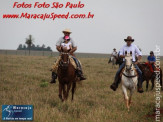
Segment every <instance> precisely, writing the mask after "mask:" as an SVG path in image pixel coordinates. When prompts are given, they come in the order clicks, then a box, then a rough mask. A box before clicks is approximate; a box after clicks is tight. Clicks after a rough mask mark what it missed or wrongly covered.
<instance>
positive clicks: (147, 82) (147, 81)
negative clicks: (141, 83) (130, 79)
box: [146, 80, 149, 91]
mask: <svg viewBox="0 0 163 122" xmlns="http://www.w3.org/2000/svg"><path fill="white" fill-rule="evenodd" d="M148 84H149V80H146V91H148Z"/></svg>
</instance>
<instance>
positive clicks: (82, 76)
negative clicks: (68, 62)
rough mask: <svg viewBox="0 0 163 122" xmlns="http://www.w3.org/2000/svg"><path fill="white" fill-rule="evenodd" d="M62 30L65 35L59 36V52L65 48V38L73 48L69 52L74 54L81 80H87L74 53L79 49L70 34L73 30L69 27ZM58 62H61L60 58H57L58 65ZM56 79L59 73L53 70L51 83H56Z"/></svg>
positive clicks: (57, 46) (57, 47)
mask: <svg viewBox="0 0 163 122" xmlns="http://www.w3.org/2000/svg"><path fill="white" fill-rule="evenodd" d="M62 32H63V34H64V36H63V37H61V38H59V40H58V41H57V43H56V49H57V50H58V51H59V52H61V51H62V48H63V43H64V42H65V40H66V41H68V43H67V44H69V43H70V44H71V50H70V51H69V53H70V55H72V58H73V59H74V61H75V63H76V65H77V69H76V73H77V76H78V77H79V78H80V80H85V79H86V78H85V77H84V75H83V71H82V68H81V65H80V62H79V61H78V60H77V58H75V56H74V54H73V53H74V52H75V51H76V50H77V45H76V44H75V42H74V41H73V39H72V38H71V37H70V34H71V33H72V32H71V31H70V30H69V29H65V30H63V31H62ZM58 62H59V60H57V63H56V65H58ZM55 67H58V66H55ZM56 79H57V74H56V72H53V71H52V80H51V82H50V83H55V82H56Z"/></svg>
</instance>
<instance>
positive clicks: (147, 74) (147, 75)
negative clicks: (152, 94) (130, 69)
mask: <svg viewBox="0 0 163 122" xmlns="http://www.w3.org/2000/svg"><path fill="white" fill-rule="evenodd" d="M138 67H139V68H140V70H141V71H142V77H143V81H146V91H148V86H149V81H150V80H151V83H152V87H151V90H153V88H154V81H155V79H156V75H155V73H154V72H152V71H151V70H150V67H149V65H147V64H146V63H145V62H141V63H139V64H138ZM156 70H160V85H161V87H162V69H161V68H160V69H156ZM162 89H163V88H162Z"/></svg>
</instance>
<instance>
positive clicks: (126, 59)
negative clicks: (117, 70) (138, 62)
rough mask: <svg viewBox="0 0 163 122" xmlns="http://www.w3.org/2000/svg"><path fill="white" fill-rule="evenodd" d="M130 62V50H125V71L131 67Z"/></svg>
mask: <svg viewBox="0 0 163 122" xmlns="http://www.w3.org/2000/svg"><path fill="white" fill-rule="evenodd" d="M132 64H133V63H132V52H131V51H130V53H127V51H125V67H126V70H127V71H129V70H131V69H132Z"/></svg>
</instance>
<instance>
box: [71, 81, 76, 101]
mask: <svg viewBox="0 0 163 122" xmlns="http://www.w3.org/2000/svg"><path fill="white" fill-rule="evenodd" d="M75 88H76V82H73V84H72V99H71V100H73V99H74V92H75Z"/></svg>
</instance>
